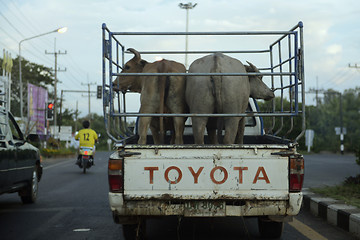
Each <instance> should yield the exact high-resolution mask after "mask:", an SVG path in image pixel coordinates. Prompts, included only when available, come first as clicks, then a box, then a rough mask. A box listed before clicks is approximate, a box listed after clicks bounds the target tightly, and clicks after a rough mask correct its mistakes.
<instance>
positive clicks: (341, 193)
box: [311, 175, 360, 208]
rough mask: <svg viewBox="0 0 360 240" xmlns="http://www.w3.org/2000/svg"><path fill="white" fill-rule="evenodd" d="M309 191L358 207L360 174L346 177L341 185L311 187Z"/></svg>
mask: <svg viewBox="0 0 360 240" xmlns="http://www.w3.org/2000/svg"><path fill="white" fill-rule="evenodd" d="M311 191H312V192H315V193H318V194H320V195H323V196H326V197H330V198H334V199H337V200H341V201H343V202H345V203H346V204H350V205H353V206H356V207H358V208H360V175H358V176H356V177H349V178H347V179H346V180H345V181H344V183H343V184H341V185H337V186H331V187H329V186H327V187H322V188H311Z"/></svg>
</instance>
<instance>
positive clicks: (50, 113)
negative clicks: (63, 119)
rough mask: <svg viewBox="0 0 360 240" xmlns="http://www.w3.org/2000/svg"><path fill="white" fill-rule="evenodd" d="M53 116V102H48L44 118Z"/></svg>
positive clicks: (51, 118) (48, 118) (50, 118)
mask: <svg viewBox="0 0 360 240" xmlns="http://www.w3.org/2000/svg"><path fill="white" fill-rule="evenodd" d="M53 118H54V103H48V104H47V107H46V119H47V120H53Z"/></svg>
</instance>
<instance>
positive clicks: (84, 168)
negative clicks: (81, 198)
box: [81, 159, 87, 174]
mask: <svg viewBox="0 0 360 240" xmlns="http://www.w3.org/2000/svg"><path fill="white" fill-rule="evenodd" d="M81 161H82V167H83V173H84V174H85V173H86V167H87V163H86V160H85V159H81Z"/></svg>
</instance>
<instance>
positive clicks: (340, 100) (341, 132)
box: [307, 88, 345, 154]
mask: <svg viewBox="0 0 360 240" xmlns="http://www.w3.org/2000/svg"><path fill="white" fill-rule="evenodd" d="M307 93H315V94H316V100H317V95H318V93H322V94H325V93H326V94H339V102H340V104H339V115H340V152H341V154H344V134H345V133H344V127H343V125H344V124H343V104H342V93H341V92H336V91H335V92H328V91H325V90H324V89H321V90H319V89H317V88H316V89H315V90H314V89H310V90H309V91H308V92H307ZM316 106H317V104H316Z"/></svg>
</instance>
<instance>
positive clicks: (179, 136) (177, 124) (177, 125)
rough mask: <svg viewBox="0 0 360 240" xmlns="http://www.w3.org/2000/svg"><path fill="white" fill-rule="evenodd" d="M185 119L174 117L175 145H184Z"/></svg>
mask: <svg viewBox="0 0 360 240" xmlns="http://www.w3.org/2000/svg"><path fill="white" fill-rule="evenodd" d="M184 126H185V119H184V118H183V117H174V129H175V144H183V143H184V140H183V135H184Z"/></svg>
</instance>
